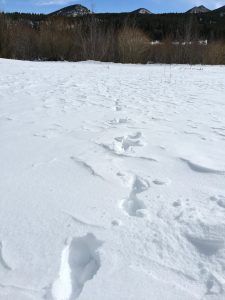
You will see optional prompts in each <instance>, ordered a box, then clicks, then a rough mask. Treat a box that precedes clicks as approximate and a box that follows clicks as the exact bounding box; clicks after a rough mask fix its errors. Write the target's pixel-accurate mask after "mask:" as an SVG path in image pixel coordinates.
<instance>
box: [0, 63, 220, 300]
mask: <svg viewBox="0 0 225 300" xmlns="http://www.w3.org/2000/svg"><path fill="white" fill-rule="evenodd" d="M0 70H1V72H0V145H1V147H0V300H15V299H16V300H74V299H79V300H93V299H94V300H137V299H138V300H149V299H151V300H162V299H167V300H224V299H225V273H224V268H225V155H224V153H225V99H224V94H225V81H224V74H225V68H224V67H222V66H216V67H212V66H211V67H207V66H204V67H202V66H201V67H200V66H195V67H193V66H185V65H184V66H164V65H145V66H142V65H120V64H109V63H96V62H83V63H67V62H60V63H50V62H49V63H47V62H46V63H41V62H19V61H10V60H0Z"/></svg>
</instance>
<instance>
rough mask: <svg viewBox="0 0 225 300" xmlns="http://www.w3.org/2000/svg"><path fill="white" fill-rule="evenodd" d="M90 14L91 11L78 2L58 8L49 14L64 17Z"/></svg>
mask: <svg viewBox="0 0 225 300" xmlns="http://www.w3.org/2000/svg"><path fill="white" fill-rule="evenodd" d="M88 14H91V11H90V10H89V9H88V8H87V7H85V6H83V5H80V4H75V5H70V6H66V7H64V8H62V9H59V10H57V11H55V12H52V13H51V14H50V15H51V16H64V17H77V16H84V15H88Z"/></svg>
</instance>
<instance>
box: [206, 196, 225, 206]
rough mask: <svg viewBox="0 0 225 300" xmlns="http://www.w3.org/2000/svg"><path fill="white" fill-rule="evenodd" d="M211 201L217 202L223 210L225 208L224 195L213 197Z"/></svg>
mask: <svg viewBox="0 0 225 300" xmlns="http://www.w3.org/2000/svg"><path fill="white" fill-rule="evenodd" d="M210 200H211V201H215V202H216V203H217V205H219V206H220V207H222V208H225V197H224V196H223V195H219V196H212V197H210Z"/></svg>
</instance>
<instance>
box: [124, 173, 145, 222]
mask: <svg viewBox="0 0 225 300" xmlns="http://www.w3.org/2000/svg"><path fill="white" fill-rule="evenodd" d="M149 187H150V185H149V182H148V181H147V180H145V179H143V178H141V177H138V176H135V177H134V180H133V184H132V188H131V192H130V195H129V197H128V198H126V199H125V200H123V201H122V202H121V203H120V208H121V209H122V210H123V211H124V212H125V213H126V214H128V215H129V216H132V217H139V218H143V217H144V216H145V209H146V205H145V204H144V202H143V201H142V200H141V199H139V198H138V197H137V195H138V194H141V193H143V192H144V191H146V190H148V189H149Z"/></svg>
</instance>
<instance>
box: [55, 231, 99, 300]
mask: <svg viewBox="0 0 225 300" xmlns="http://www.w3.org/2000/svg"><path fill="white" fill-rule="evenodd" d="M101 245H102V242H101V241H99V240H97V239H96V237H95V236H94V235H93V234H92V233H88V234H87V235H86V236H84V237H79V238H74V239H73V240H72V241H71V243H70V244H69V245H67V246H66V247H65V248H64V250H63V252H62V256H61V265H60V269H59V274H58V278H57V279H56V281H55V282H54V283H53V285H52V288H51V293H52V297H53V299H54V300H74V299H77V298H78V297H79V295H80V294H81V292H82V290H83V288H84V285H85V283H86V282H87V281H88V280H91V279H93V277H94V276H95V275H96V274H97V272H98V270H99V268H100V266H101V263H100V257H99V254H98V249H99V248H100V247H101Z"/></svg>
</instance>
